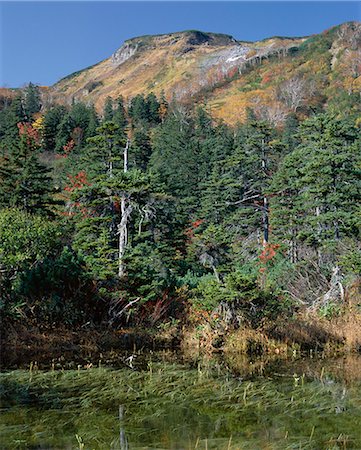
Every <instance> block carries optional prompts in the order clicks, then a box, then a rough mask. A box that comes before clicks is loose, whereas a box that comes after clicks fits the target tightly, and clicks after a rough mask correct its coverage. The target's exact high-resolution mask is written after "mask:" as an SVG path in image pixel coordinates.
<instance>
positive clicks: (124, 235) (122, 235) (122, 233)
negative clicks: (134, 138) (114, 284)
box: [118, 139, 132, 278]
mask: <svg viewBox="0 0 361 450" xmlns="http://www.w3.org/2000/svg"><path fill="white" fill-rule="evenodd" d="M129 145H130V140H129V139H127V143H126V146H125V148H124V152H123V161H124V173H126V172H128V150H129ZM131 212H132V206H131V205H128V206H127V202H126V196H125V193H124V194H123V195H122V197H121V199H120V214H121V219H120V223H119V225H118V233H119V248H118V276H119V278H123V277H124V275H125V264H124V254H125V249H126V246H127V243H128V218H129V216H130V214H131Z"/></svg>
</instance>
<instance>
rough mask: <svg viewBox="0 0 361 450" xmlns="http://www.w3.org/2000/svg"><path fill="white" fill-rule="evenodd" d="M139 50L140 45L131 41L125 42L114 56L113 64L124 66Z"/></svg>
mask: <svg viewBox="0 0 361 450" xmlns="http://www.w3.org/2000/svg"><path fill="white" fill-rule="evenodd" d="M138 48H139V44H138V43H133V42H131V41H129V42H125V43H124V44H123V45H122V46H121V47H120V48H119V49H118V50H117V51H116V52H114V53H113V54H112V63H113V64H114V65H117V66H119V65H120V64H123V62H125V61H127V60H128V59H129V58H131V57H132V56H133V55H135V53H136V52H137V50H138Z"/></svg>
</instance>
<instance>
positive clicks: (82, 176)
mask: <svg viewBox="0 0 361 450" xmlns="http://www.w3.org/2000/svg"><path fill="white" fill-rule="evenodd" d="M68 179H69V181H70V186H65V188H64V190H65V191H67V192H73V191H74V190H75V189H81V188H83V187H84V186H90V183H89V182H88V180H87V174H86V172H85V171H84V170H81V171H80V172H79V173H78V174H77V175H75V176H74V177H73V176H72V175H68Z"/></svg>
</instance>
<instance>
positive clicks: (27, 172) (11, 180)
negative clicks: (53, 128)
mask: <svg viewBox="0 0 361 450" xmlns="http://www.w3.org/2000/svg"><path fill="white" fill-rule="evenodd" d="M19 133H20V136H19V137H18V139H17V141H16V142H14V143H13V146H12V147H11V148H10V149H9V150H8V152H7V154H6V155H5V157H4V159H3V161H2V162H1V165H0V199H1V200H0V206H1V207H18V208H21V209H24V210H25V211H27V212H31V213H37V214H51V206H52V205H54V204H55V203H56V202H55V201H54V199H53V197H52V194H53V187H52V182H51V178H50V176H49V172H50V171H49V170H48V169H47V168H46V167H45V166H43V165H42V164H41V163H40V161H39V144H38V142H37V135H36V130H34V129H33V128H32V127H31V125H29V124H19Z"/></svg>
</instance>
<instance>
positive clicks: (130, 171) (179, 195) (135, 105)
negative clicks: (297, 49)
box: [0, 25, 361, 329]
mask: <svg viewBox="0 0 361 450" xmlns="http://www.w3.org/2000/svg"><path fill="white" fill-rule="evenodd" d="M346 30H349V25H348V26H347V27H346ZM340 33H341V32H339V34H340ZM326 36H328V34H326ZM338 36H339V35H338ZM340 36H341V37H342V33H341V34H340ZM340 36H339V39H341V37H340ZM347 36H348V37H347V39H350V36H349V35H347ZM222 39H223V38H222ZM315 39H316V43H317V42H318V43H319V41H317V39H321V38H320V37H317V38H315ZM322 39H323V38H322ZM305 42H308V44H307V45H308V47H306V50H304V51H309V50H307V48H308V49H310V48H311V47H312V45H316V44H313V43H312V41H311V42H310V41H305ZM334 42H335V41H334ZM222 43H223V41H222ZM317 45H318V44H317ZM335 51H336V50H335ZM350 51H354V50H350ZM340 52H341V53H342V52H343V50H340ZM320 54H321V53H320ZM298 57H299V56H297V58H298ZM321 60H322V58H321V57H320V59H319V62H320V63H321ZM337 61H338V62H337V64H339V61H340V59H338V60H337ZM273 63H275V62H272V64H273ZM270 64H271V62H270ZM335 67H336V63H335ZM337 67H339V66H337ZM310 70H311V71H314V70H315V68H314V67H313V66H311V68H310ZM335 70H336V69H335ZM337 70H341V69H340V67H339V68H338V69H337ZM342 70H345V71H346V72H347V74H348V73H349V70H350V69H349V68H345V69H342ZM346 72H345V73H346ZM320 73H321V74H322V70H321V69H320V70H317V71H316V72H315V77H317V76H318V75H319V74H320ZM352 77H353V78H352ZM346 78H347V77H346ZM346 78H342V77H341V78H336V79H335V80H334V82H335V83H338V82H340V83H341V84H340V85H339V86H338V88H337V95H338V97H337V101H336V98H335V101H327V102H324V101H323V102H319V98H318V96H317V95H316V94H313V95H311V97H310V101H308V100H307V101H306V99H305V100H304V101H305V103H302V102H301V103H297V99H295V102H296V103H294V104H293V103H291V100H290V98H289V97H287V95H288V91H287V89H286V88H285V87H284V88H281V87H280V88H279V89H281V91H280V95H281V96H284V98H285V99H287V102H290V103H289V104H288V108H287V109H286V110H285V111H284V116H283V119H282V121H280V122H278V121H277V123H275V121H274V120H273V119H272V118H271V117H270V116H269V115H264V114H263V111H264V110H263V109H262V108H259V107H258V106H259V105H263V103H257V102H255V103H254V108H247V109H246V112H245V116H244V119H243V122H242V123H238V124H237V125H234V126H231V125H227V124H225V123H224V122H221V121H217V120H216V119H215V117H212V116H211V115H210V114H209V113H208V112H207V110H206V108H202V107H199V106H196V105H195V106H194V105H192V106H191V105H188V106H187V105H186V104H185V103H183V102H179V101H178V100H176V99H175V98H173V99H171V100H167V99H166V97H165V96H163V95H161V96H156V95H155V94H152V93H150V94H147V95H135V96H133V98H132V99H131V100H130V101H127V102H125V101H124V99H123V98H122V97H121V96H119V97H117V98H116V99H112V98H110V97H108V98H107V100H106V101H105V105H104V108H103V110H102V111H101V113H99V111H97V110H96V109H95V107H94V106H92V105H88V104H86V103H83V102H81V101H74V102H73V104H72V105H71V106H64V105H59V104H56V103H54V104H52V105H50V104H48V103H44V96H43V95H42V94H41V92H40V90H39V88H38V87H36V86H34V85H32V84H30V85H29V86H28V87H27V88H26V89H25V90H23V91H22V92H20V93H19V95H18V96H17V97H16V96H15V97H13V98H8V99H7V101H6V102H3V104H2V109H1V111H0V139H1V146H0V150H1V153H0V207H1V210H0V258H1V259H0V266H1V267H0V269H1V272H0V295H1V310H2V315H3V317H4V318H5V319H6V320H11V321H15V322H16V321H17V320H19V319H21V321H22V322H23V323H26V322H27V323H32V324H38V325H43V326H49V325H54V324H66V325H67V326H70V327H75V326H78V325H82V324H84V323H92V324H94V325H99V324H103V325H110V326H112V327H122V326H125V325H127V326H129V325H134V326H135V325H139V324H141V325H146V326H148V327H155V326H159V324H161V323H165V322H166V323H173V324H183V323H188V324H190V325H192V326H195V325H197V324H198V325H202V324H204V323H207V324H208V326H210V327H214V329H217V327H219V326H222V327H225V329H229V328H232V327H233V328H237V327H240V326H248V327H253V328H260V327H263V326H264V325H265V324H266V323H277V322H278V321H281V320H282V321H284V320H286V321H291V322H292V320H293V319H294V317H296V315H297V314H299V313H300V311H316V312H317V314H319V315H321V316H325V317H331V316H335V315H336V316H337V315H339V314H342V312H344V311H345V310H344V308H345V305H349V304H351V303H352V305H353V308H354V310H353V313H354V316H357V315H358V314H359V312H358V309H357V308H358V306H357V302H358V301H359V292H358V289H359V287H358V286H359V276H360V269H361V258H360V223H361V221H360V212H361V210H360V187H361V185H360V170H361V154H360V125H361V122H360V102H359V94H356V91H354V84H353V85H352V86H353V87H352V89H351V88H350V89H349V88H348V87H347V86H344V85H343V84H342V83H344V82H345V79H346ZM350 78H352V79H353V80H354V82H355V83H356V82H357V77H356V78H355V75H353V74H352V73H351V72H350ZM301 79H302V80H303V82H304V83H306V84H307V83H310V82H311V76H310V75H309V74H308V73H307V72H305V73H304V75H303V78H298V80H301ZM237 82H238V81H237ZM329 86H331V83H330V84H329ZM219 92H220V91H219ZM286 94H287V95H286ZM285 102H286V100H285ZM264 105H265V107H267V108H269V107H277V103H274V101H273V100H272V101H271V103H269V104H268V103H267V102H266V103H264ZM347 302H348V303H347Z"/></svg>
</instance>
